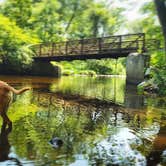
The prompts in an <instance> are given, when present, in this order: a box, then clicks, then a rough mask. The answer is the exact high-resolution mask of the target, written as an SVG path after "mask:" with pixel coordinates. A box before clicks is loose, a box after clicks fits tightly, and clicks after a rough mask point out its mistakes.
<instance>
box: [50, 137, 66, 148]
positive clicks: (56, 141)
mask: <svg viewBox="0 0 166 166" xmlns="http://www.w3.org/2000/svg"><path fill="white" fill-rule="evenodd" d="M49 143H50V144H51V146H52V147H53V148H59V147H61V146H62V145H63V141H62V140H61V139H60V138H58V137H54V138H52V139H51V140H50V141H49Z"/></svg>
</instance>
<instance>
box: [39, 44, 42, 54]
mask: <svg viewBox="0 0 166 166" xmlns="http://www.w3.org/2000/svg"><path fill="white" fill-rule="evenodd" d="M41 53H42V44H40V46H39V56H41Z"/></svg>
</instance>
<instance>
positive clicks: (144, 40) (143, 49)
mask: <svg viewBox="0 0 166 166" xmlns="http://www.w3.org/2000/svg"><path fill="white" fill-rule="evenodd" d="M145 44H146V38H145V33H143V46H142V52H145V51H146V48H145Z"/></svg>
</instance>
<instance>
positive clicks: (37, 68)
mask: <svg viewBox="0 0 166 166" xmlns="http://www.w3.org/2000/svg"><path fill="white" fill-rule="evenodd" d="M31 75H33V76H51V77H60V76H61V68H60V67H58V66H54V65H53V64H51V63H50V62H44V61H34V62H33V64H32V68H31Z"/></svg>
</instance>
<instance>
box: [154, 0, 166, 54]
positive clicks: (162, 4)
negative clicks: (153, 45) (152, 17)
mask: <svg viewBox="0 0 166 166" xmlns="http://www.w3.org/2000/svg"><path fill="white" fill-rule="evenodd" d="M154 2H155V5H156V9H157V13H158V17H159V20H160V24H161V26H162V30H163V34H164V39H165V51H166V0H154Z"/></svg>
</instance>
